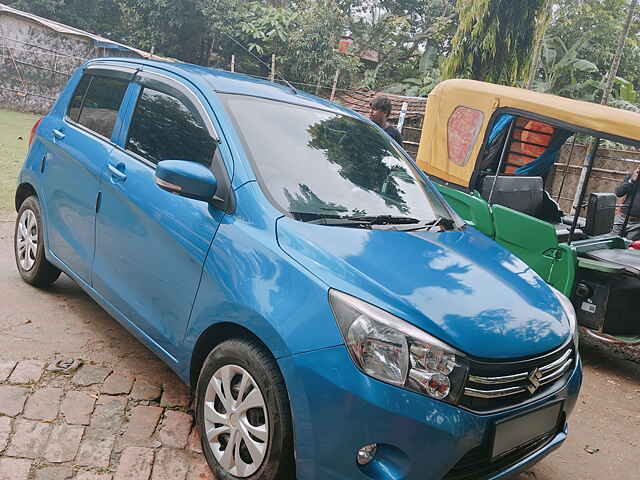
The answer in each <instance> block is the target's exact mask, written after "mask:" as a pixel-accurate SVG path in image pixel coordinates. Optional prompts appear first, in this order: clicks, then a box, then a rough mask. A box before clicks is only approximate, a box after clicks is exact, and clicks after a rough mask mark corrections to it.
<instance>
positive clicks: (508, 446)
mask: <svg viewBox="0 0 640 480" xmlns="http://www.w3.org/2000/svg"><path fill="white" fill-rule="evenodd" d="M561 411H562V403H561V402H557V403H554V404H553V405H550V406H548V407H542V408H539V409H538V410H534V411H532V412H527V413H525V414H522V415H518V416H516V417H511V418H507V419H505V420H500V421H499V422H496V431H495V437H494V439H493V454H492V456H493V458H495V457H499V456H500V455H503V454H505V453H507V452H509V451H511V450H513V449H515V448H518V447H519V446H521V445H524V444H526V443H529V442H531V441H533V440H536V439H538V438H541V437H543V436H545V435H547V434H549V433H553V432H555V431H557V429H558V421H559V419H560V412H561Z"/></svg>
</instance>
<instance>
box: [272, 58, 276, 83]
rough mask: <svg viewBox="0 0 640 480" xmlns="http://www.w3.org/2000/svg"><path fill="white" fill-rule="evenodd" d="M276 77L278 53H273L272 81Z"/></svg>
mask: <svg viewBox="0 0 640 480" xmlns="http://www.w3.org/2000/svg"><path fill="white" fill-rule="evenodd" d="M275 79H276V54H275V53H272V54H271V81H272V82H273V81H275Z"/></svg>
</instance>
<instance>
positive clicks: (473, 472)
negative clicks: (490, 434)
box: [442, 433, 556, 480]
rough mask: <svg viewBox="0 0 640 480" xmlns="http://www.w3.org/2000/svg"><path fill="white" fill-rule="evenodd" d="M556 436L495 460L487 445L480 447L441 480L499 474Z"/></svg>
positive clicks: (479, 478) (467, 479) (469, 479)
mask: <svg viewBox="0 0 640 480" xmlns="http://www.w3.org/2000/svg"><path fill="white" fill-rule="evenodd" d="M555 435H556V434H555V433H553V434H548V435H545V436H544V437H541V438H537V439H535V440H532V441H530V442H528V443H526V444H524V445H521V446H520V447H518V448H516V449H515V450H512V451H510V452H508V453H506V454H504V455H502V456H500V457H498V458H496V459H493V460H492V459H491V453H490V448H489V446H488V445H481V446H479V447H477V448H474V449H473V450H470V451H469V452H468V453H467V454H466V455H465V456H464V457H462V458H461V459H460V461H458V463H456V464H455V466H454V467H453V468H452V469H451V470H449V472H448V473H447V474H446V475H445V476H444V477H443V479H442V480H482V479H484V478H489V477H492V476H493V475H495V474H497V473H500V472H502V471H504V470H506V469H508V468H509V467H511V466H512V465H515V464H516V463H518V462H519V461H520V460H522V459H524V458H526V457H528V456H530V455H533V454H534V453H536V452H537V451H539V450H542V449H543V448H544V447H546V446H547V445H548V444H549V442H551V440H552V439H553V437H554V436H555Z"/></svg>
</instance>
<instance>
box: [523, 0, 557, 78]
mask: <svg viewBox="0 0 640 480" xmlns="http://www.w3.org/2000/svg"><path fill="white" fill-rule="evenodd" d="M552 6H553V4H552V3H551V0H547V3H546V5H545V7H544V11H543V13H542V15H541V18H540V25H539V26H538V27H539V30H538V32H537V33H536V35H537V38H536V43H535V45H534V47H533V55H532V57H531V66H530V67H529V68H530V71H529V80H527V88H528V89H529V90H531V87H533V82H534V81H535V79H536V73H537V72H538V67H539V66H540V57H541V56H542V44H543V43H544V36H545V34H546V33H547V27H548V26H549V21H550V20H551V7H552Z"/></svg>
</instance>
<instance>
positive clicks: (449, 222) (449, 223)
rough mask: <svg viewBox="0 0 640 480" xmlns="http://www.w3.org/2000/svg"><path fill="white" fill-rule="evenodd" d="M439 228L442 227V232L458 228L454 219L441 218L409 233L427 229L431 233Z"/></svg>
mask: <svg viewBox="0 0 640 480" xmlns="http://www.w3.org/2000/svg"><path fill="white" fill-rule="evenodd" d="M437 227H440V228H441V229H442V230H454V229H455V228H456V222H455V220H453V219H452V218H449V217H441V216H439V217H437V218H436V219H435V220H433V221H432V222H428V223H426V224H423V225H420V226H419V227H416V228H413V229H411V230H407V231H413V230H424V229H426V230H428V231H429V232H431V231H433V230H435V229H436V228H437Z"/></svg>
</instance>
